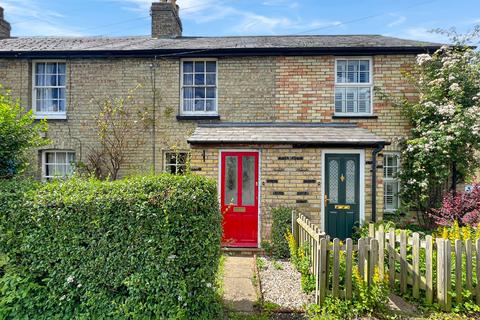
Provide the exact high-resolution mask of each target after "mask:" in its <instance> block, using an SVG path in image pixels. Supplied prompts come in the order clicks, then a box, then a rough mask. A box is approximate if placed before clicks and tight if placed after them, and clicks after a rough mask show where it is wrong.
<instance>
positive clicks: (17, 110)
mask: <svg viewBox="0 0 480 320" xmlns="http://www.w3.org/2000/svg"><path fill="white" fill-rule="evenodd" d="M46 131H47V123H46V121H45V120H42V121H40V122H36V121H35V118H34V116H33V113H32V111H28V112H25V109H24V108H23V107H22V106H21V105H20V102H19V100H15V99H13V98H12V96H11V95H10V91H8V90H6V91H5V90H4V89H3V87H2V86H1V85H0V179H5V178H12V177H13V176H14V175H16V174H18V173H21V172H22V171H23V170H24V169H25V168H26V167H27V166H28V161H27V155H28V151H30V150H31V149H32V148H36V147H40V146H43V145H46V144H48V143H49V140H48V139H43V138H42V137H41V133H42V132H46Z"/></svg>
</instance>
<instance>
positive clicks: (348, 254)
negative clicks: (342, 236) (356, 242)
mask: <svg viewBox="0 0 480 320" xmlns="http://www.w3.org/2000/svg"><path fill="white" fill-rule="evenodd" d="M352 254H353V242H352V239H350V238H348V239H347V240H346V241H345V298H346V299H347V300H350V299H352V260H353V259H352Z"/></svg>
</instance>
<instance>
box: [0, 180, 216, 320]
mask: <svg viewBox="0 0 480 320" xmlns="http://www.w3.org/2000/svg"><path fill="white" fill-rule="evenodd" d="M22 187H23V191H21V190H18V189H19V185H18V183H16V182H15V184H14V185H12V183H8V182H3V183H0V204H5V205H3V206H2V208H1V210H0V214H1V215H2V216H1V217H0V228H1V229H0V231H1V233H0V251H1V252H4V253H5V254H6V255H7V258H8V263H7V265H6V266H5V268H4V272H5V274H4V275H3V277H2V278H0V319H5V318H9V319H11V318H16V319H17V318H22V319H27V318H31V319H52V318H54V319H60V318H61V319H96V318H101V319H105V318H115V319H147V318H148V319H150V318H157V319H158V318H161V319H165V318H167V319H211V318H215V317H216V315H217V312H218V311H219V305H218V303H217V297H216V294H215V285H216V283H215V274H216V272H217V268H218V261H219V258H220V238H221V215H220V212H219V209H218V203H217V191H216V187H215V184H214V182H212V181H209V180H206V179H204V178H200V177H196V176H170V175H160V176H154V177H137V178H131V179H128V180H122V181H116V182H100V181H96V180H89V181H86V180H79V179H72V180H69V181H57V182H53V183H49V184H44V185H36V186H25V185H22ZM16 189H17V190H16Z"/></svg>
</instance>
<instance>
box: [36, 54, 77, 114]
mask: <svg viewBox="0 0 480 320" xmlns="http://www.w3.org/2000/svg"><path fill="white" fill-rule="evenodd" d="M39 63H64V64H65V111H61V112H38V111H37V83H36V71H37V64H39ZM67 81H68V71H67V62H66V60H33V61H32V111H33V114H34V116H35V118H36V119H58V120H64V119H67V108H68V105H67V101H68V100H67ZM45 87H46V86H43V87H42V88H45ZM55 88H58V87H55Z"/></svg>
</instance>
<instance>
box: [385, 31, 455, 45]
mask: <svg viewBox="0 0 480 320" xmlns="http://www.w3.org/2000/svg"><path fill="white" fill-rule="evenodd" d="M430 30H431V29H427V28H424V27H412V28H408V29H405V30H403V31H401V32H399V33H396V34H394V35H392V36H395V37H399V38H405V39H412V40H421V41H430V42H439V43H448V42H449V39H448V37H446V36H444V35H441V34H438V33H432V32H430Z"/></svg>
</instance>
